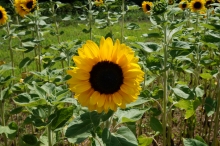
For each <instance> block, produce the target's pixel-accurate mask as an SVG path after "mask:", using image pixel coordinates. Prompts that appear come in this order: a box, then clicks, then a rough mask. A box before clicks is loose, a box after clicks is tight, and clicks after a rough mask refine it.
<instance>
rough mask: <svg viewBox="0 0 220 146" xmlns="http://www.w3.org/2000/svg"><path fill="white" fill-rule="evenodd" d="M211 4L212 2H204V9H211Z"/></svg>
mask: <svg viewBox="0 0 220 146" xmlns="http://www.w3.org/2000/svg"><path fill="white" fill-rule="evenodd" d="M212 3H213V0H206V2H205V7H206V8H211V7H212V6H211V4H212Z"/></svg>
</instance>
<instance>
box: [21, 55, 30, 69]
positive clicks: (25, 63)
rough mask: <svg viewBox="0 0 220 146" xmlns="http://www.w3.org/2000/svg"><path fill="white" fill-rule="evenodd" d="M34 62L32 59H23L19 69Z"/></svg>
mask: <svg viewBox="0 0 220 146" xmlns="http://www.w3.org/2000/svg"><path fill="white" fill-rule="evenodd" d="M32 61H34V60H33V59H30V58H29V57H26V58H24V59H23V60H22V61H21V62H20V64H19V68H24V67H27V66H28V65H30V64H31V62H32Z"/></svg>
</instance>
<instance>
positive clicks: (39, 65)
mask: <svg viewBox="0 0 220 146" xmlns="http://www.w3.org/2000/svg"><path fill="white" fill-rule="evenodd" d="M37 17H38V11H37V10H36V11H35V32H36V37H37V41H38V44H37V49H38V69H39V71H40V72H41V58H40V57H41V48H40V41H41V38H40V34H39V25H38V23H39V22H38V19H37Z"/></svg>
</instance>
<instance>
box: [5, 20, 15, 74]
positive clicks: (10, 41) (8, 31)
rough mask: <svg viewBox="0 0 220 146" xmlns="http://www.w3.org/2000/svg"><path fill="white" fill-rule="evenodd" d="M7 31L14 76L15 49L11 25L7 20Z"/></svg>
mask: <svg viewBox="0 0 220 146" xmlns="http://www.w3.org/2000/svg"><path fill="white" fill-rule="evenodd" d="M7 33H8V35H9V47H8V49H9V51H10V57H11V67H12V69H11V72H12V76H13V77H14V76H15V73H14V55H13V50H12V36H11V35H10V33H11V32H10V26H9V22H7Z"/></svg>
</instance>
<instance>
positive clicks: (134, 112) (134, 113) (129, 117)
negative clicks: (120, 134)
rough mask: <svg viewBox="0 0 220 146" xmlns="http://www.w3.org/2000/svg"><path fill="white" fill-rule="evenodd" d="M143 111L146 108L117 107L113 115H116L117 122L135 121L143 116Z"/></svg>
mask: <svg viewBox="0 0 220 146" xmlns="http://www.w3.org/2000/svg"><path fill="white" fill-rule="evenodd" d="M145 112H146V109H125V110H121V109H119V110H118V111H117V112H116V113H115V116H117V117H118V122H119V123H126V122H136V121H137V120H139V119H140V118H141V117H142V116H143V114H144V113H145Z"/></svg>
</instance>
